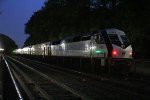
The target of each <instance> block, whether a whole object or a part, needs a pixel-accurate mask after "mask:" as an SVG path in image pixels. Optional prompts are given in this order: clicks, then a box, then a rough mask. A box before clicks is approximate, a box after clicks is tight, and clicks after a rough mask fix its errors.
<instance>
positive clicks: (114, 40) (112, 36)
mask: <svg viewBox="0 0 150 100" xmlns="http://www.w3.org/2000/svg"><path fill="white" fill-rule="evenodd" d="M108 36H109V39H110V41H111V43H112V44H115V45H118V46H121V41H120V40H119V37H118V35H117V34H108Z"/></svg>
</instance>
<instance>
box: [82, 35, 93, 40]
mask: <svg viewBox="0 0 150 100" xmlns="http://www.w3.org/2000/svg"><path fill="white" fill-rule="evenodd" d="M90 39H91V36H90V35H89V36H84V37H82V41H86V40H90Z"/></svg>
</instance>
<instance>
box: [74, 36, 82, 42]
mask: <svg viewBox="0 0 150 100" xmlns="http://www.w3.org/2000/svg"><path fill="white" fill-rule="evenodd" d="M79 41H81V36H76V37H74V38H73V42H79Z"/></svg>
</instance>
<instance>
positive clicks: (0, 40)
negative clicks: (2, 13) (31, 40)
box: [0, 33, 18, 54]
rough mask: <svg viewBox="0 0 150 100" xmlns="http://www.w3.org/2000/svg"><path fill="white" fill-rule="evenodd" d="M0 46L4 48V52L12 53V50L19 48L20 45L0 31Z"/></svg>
mask: <svg viewBox="0 0 150 100" xmlns="http://www.w3.org/2000/svg"><path fill="white" fill-rule="evenodd" d="M0 48H3V49H4V53H5V54H8V53H12V51H13V50H14V49H16V48H18V46H17V45H16V43H15V42H14V41H13V40H12V39H11V38H9V37H8V36H6V35H4V34H1V33H0Z"/></svg>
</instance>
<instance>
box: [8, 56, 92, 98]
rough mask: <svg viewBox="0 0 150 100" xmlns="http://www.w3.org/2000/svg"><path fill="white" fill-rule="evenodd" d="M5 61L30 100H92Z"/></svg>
mask: <svg viewBox="0 0 150 100" xmlns="http://www.w3.org/2000/svg"><path fill="white" fill-rule="evenodd" d="M6 61H7V62H8V64H9V65H10V66H11V70H12V72H13V73H14V75H15V77H16V79H17V80H18V81H19V82H20V84H21V85H22V86H23V88H24V90H25V91H26V93H27V95H28V96H29V98H30V99H31V100H92V98H90V97H88V96H86V95H84V94H82V93H80V92H78V91H76V90H73V89H72V88H70V87H68V86H66V85H64V84H62V83H60V82H58V81H57V80H55V79H53V78H51V77H49V76H47V75H46V74H43V73H41V72H40V71H37V70H36V69H34V68H31V67H29V66H27V65H25V64H23V63H21V62H18V61H16V60H13V61H10V60H9V59H6ZM14 61H15V63H14ZM16 62H17V63H20V64H21V65H22V66H20V67H21V68H19V67H18V66H17V65H16Z"/></svg>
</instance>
